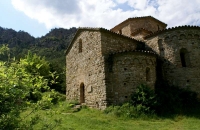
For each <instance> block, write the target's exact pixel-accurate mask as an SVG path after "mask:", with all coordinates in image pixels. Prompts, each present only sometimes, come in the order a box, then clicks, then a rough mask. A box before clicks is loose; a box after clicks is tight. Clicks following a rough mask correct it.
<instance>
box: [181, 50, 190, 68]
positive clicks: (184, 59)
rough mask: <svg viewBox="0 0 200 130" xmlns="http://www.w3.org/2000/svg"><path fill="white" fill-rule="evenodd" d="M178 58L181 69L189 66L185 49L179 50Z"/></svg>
mask: <svg viewBox="0 0 200 130" xmlns="http://www.w3.org/2000/svg"><path fill="white" fill-rule="evenodd" d="M180 58H181V64H182V67H188V65H189V53H188V51H187V49H185V48H182V49H181V50H180Z"/></svg>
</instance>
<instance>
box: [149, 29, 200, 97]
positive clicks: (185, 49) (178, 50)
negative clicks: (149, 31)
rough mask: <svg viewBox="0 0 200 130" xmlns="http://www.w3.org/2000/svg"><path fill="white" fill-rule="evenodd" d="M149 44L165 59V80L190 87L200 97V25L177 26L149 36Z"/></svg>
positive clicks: (172, 83) (163, 65)
mask: <svg viewBox="0 0 200 130" xmlns="http://www.w3.org/2000/svg"><path fill="white" fill-rule="evenodd" d="M147 46H150V47H151V48H153V50H154V51H155V52H156V53H158V54H159V55H160V59H161V60H162V61H163V64H162V76H163V78H164V80H166V81H168V83H169V84H171V85H176V86H179V87H182V88H190V89H191V90H193V91H195V92H197V93H198V95H199V97H200V82H199V81H200V31H199V28H198V27H196V28H195V27H177V28H174V29H169V30H166V31H164V32H161V33H160V34H157V36H153V37H150V38H148V39H147ZM181 55H182V56H181ZM183 55H184V56H183ZM181 57H182V59H181ZM183 62H185V63H183Z"/></svg>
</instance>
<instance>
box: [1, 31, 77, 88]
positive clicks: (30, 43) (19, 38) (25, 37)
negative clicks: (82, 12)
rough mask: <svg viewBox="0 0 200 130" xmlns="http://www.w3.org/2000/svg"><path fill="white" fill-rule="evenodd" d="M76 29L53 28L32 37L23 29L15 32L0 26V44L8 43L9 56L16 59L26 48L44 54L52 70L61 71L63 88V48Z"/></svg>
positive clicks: (25, 52)
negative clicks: (44, 33)
mask: <svg viewBox="0 0 200 130" xmlns="http://www.w3.org/2000/svg"><path fill="white" fill-rule="evenodd" d="M76 30H77V29H76V28H75V27H72V28H70V29H64V28H55V29H52V30H51V31H50V32H49V33H47V34H46V35H45V36H42V37H40V38H34V37H33V36H31V35H30V34H28V33H27V32H24V31H18V32H17V31H15V30H13V29H7V28H2V27H0V45H1V44H8V45H9V47H10V48H11V56H14V57H16V59H19V58H21V57H24V55H25V54H27V52H28V50H30V51H31V52H33V53H36V54H37V55H40V56H45V57H46V59H47V60H48V61H49V62H50V63H51V67H52V70H54V71H57V72H59V73H60V74H61V73H62V75H61V76H60V77H61V79H60V82H63V85H62V88H63V89H64V88H65V83H64V81H65V50H66V48H67V47H68V45H69V44H70V42H71V39H72V38H73V36H74V34H75V32H76ZM61 84H62V83H61ZM56 87H60V86H56ZM59 89H60V88H59ZM62 91H64V90H62Z"/></svg>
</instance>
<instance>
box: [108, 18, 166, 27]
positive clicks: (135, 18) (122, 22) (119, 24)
mask: <svg viewBox="0 0 200 130" xmlns="http://www.w3.org/2000/svg"><path fill="white" fill-rule="evenodd" d="M139 18H153V19H154V20H156V21H159V22H161V23H162V24H165V25H167V24H166V23H164V22H162V21H160V20H158V19H156V18H154V17H153V16H151V15H149V16H141V17H131V18H127V19H126V20H124V21H122V22H121V23H119V24H117V25H116V26H114V27H113V28H111V29H110V30H112V29H114V28H116V27H117V26H119V25H121V24H123V23H125V22H127V21H129V20H132V19H139Z"/></svg>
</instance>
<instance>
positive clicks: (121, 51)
mask: <svg viewBox="0 0 200 130" xmlns="http://www.w3.org/2000/svg"><path fill="white" fill-rule="evenodd" d="M124 52H140V53H148V54H154V55H156V53H155V52H153V51H146V50H120V51H118V52H113V53H111V54H118V53H124Z"/></svg>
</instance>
